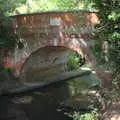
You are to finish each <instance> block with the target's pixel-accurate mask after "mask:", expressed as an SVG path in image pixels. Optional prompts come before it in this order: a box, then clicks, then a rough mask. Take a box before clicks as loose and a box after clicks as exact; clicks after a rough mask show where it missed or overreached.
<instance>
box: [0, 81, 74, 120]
mask: <svg viewBox="0 0 120 120" xmlns="http://www.w3.org/2000/svg"><path fill="white" fill-rule="evenodd" d="M69 97H70V95H69V91H68V89H67V86H66V84H63V83H62V84H61V83H60V84H56V85H54V87H53V86H50V87H48V88H44V89H42V90H40V91H39V90H37V91H34V92H31V93H26V94H23V95H17V96H12V97H11V96H9V97H7V96H2V97H1V98H0V120H72V118H69V117H68V116H66V115H64V113H63V112H58V111H57V106H58V104H59V103H60V102H61V101H62V100H65V99H68V98H69Z"/></svg>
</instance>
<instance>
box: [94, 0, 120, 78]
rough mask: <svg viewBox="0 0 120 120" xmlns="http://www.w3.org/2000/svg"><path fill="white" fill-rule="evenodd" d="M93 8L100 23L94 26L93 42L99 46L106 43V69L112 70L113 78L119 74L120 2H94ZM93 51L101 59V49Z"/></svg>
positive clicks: (97, 0)
mask: <svg viewBox="0 0 120 120" xmlns="http://www.w3.org/2000/svg"><path fill="white" fill-rule="evenodd" d="M93 7H95V9H98V10H99V14H98V15H99V18H100V21H101V23H100V24H99V25H98V26H96V28H97V32H96V37H95V42H96V43H98V45H99V46H102V42H103V41H107V42H108V52H107V53H106V54H107V57H108V61H106V65H107V64H108V65H107V66H108V69H109V70H112V72H113V73H114V77H115V76H116V73H119V74H120V22H119V21H120V1H118V0H110V1H109V0H104V1H103V0H101V1H100V0H96V1H94V6H93ZM98 41H99V42H98ZM95 50H96V49H95ZM95 50H94V52H95V54H98V53H99V59H103V57H104V54H103V52H104V51H103V50H102V49H99V51H95ZM96 52H97V53H96ZM97 57H98V56H97ZM104 62H105V61H104Z"/></svg>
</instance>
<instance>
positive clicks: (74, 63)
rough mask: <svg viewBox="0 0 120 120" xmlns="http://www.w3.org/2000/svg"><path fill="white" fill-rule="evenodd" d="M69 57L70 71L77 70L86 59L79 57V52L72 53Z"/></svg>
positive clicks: (68, 66)
mask: <svg viewBox="0 0 120 120" xmlns="http://www.w3.org/2000/svg"><path fill="white" fill-rule="evenodd" d="M68 57H69V59H68V62H67V68H68V70H73V69H77V68H79V67H80V66H82V65H83V64H84V63H85V60H84V58H82V56H81V55H79V54H78V53H77V52H70V54H69V56H68Z"/></svg>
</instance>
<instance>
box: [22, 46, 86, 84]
mask: <svg viewBox="0 0 120 120" xmlns="http://www.w3.org/2000/svg"><path fill="white" fill-rule="evenodd" d="M72 57H73V58H72ZM75 57H76V58H75ZM74 59H76V60H74ZM80 59H81V60H83V61H82V62H83V63H80V64H81V65H82V64H84V63H85V59H82V56H81V55H80V54H78V53H77V52H76V51H74V50H72V49H70V48H66V47H63V46H46V47H43V48H40V49H38V50H37V51H35V52H34V53H32V54H31V55H30V56H29V58H28V59H27V60H26V61H25V63H24V64H23V67H22V70H21V75H20V77H21V80H22V81H23V82H42V81H44V80H46V79H48V78H52V77H54V76H57V75H60V74H62V73H64V72H67V71H70V70H73V69H75V68H76V69H77V68H78V67H79V66H80V64H79V65H77V63H79V62H80ZM72 60H74V62H75V61H76V62H75V63H71V62H73V61H72Z"/></svg>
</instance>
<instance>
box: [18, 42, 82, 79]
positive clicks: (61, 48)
mask: <svg viewBox="0 0 120 120" xmlns="http://www.w3.org/2000/svg"><path fill="white" fill-rule="evenodd" d="M48 48H49V49H48ZM42 50H43V51H42ZM49 50H51V52H49ZM40 51H42V52H43V53H42V52H40ZM46 51H47V52H46ZM55 51H56V52H55ZM70 51H75V52H77V53H78V54H81V55H82V56H83V53H82V50H81V48H77V47H73V46H72V47H69V46H65V45H58V46H55V45H51V44H50V45H49V44H48V45H45V46H42V47H39V48H38V49H36V51H33V52H32V53H31V54H30V55H29V56H28V57H27V58H26V59H25V61H24V63H23V64H21V70H20V78H21V79H22V80H23V81H24V80H26V78H25V76H24V75H25V74H26V73H25V72H26V69H29V68H27V67H28V66H30V65H29V64H28V63H30V59H33V57H36V56H34V55H37V53H38V56H39V57H40V58H37V57H36V60H37V61H40V59H43V60H45V59H46V57H47V59H48V62H47V63H46V65H48V66H49V65H50V64H51V62H52V63H53V65H50V67H53V69H54V68H55V67H56V68H57V69H55V70H58V69H59V70H58V73H60V72H65V70H66V68H63V67H66V66H64V65H65V63H62V61H61V63H60V60H62V59H64V58H63V57H65V59H66V57H67V55H68V53H69V52H70ZM46 53H47V54H48V56H49V57H51V58H49V57H48V56H43V55H44V54H46ZM56 54H57V55H56ZM36 60H34V63H35V64H36V63H37V62H35V61H36ZM55 61H56V63H57V65H56V63H55ZM63 61H64V62H66V61H65V60H63ZM44 63H45V62H43V63H42V64H44ZM48 63H50V64H48ZM38 64H41V63H39V62H38ZM59 64H60V66H59ZM46 65H45V66H42V65H41V66H39V68H38V69H45V67H46ZM32 66H34V65H32ZM35 71H36V70H35ZM51 71H54V70H52V69H51ZM58 73H57V72H56V73H55V74H58ZM33 76H34V75H33ZM43 77H44V78H45V76H44V75H43ZM41 78H42V77H41ZM33 79H34V78H33Z"/></svg>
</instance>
